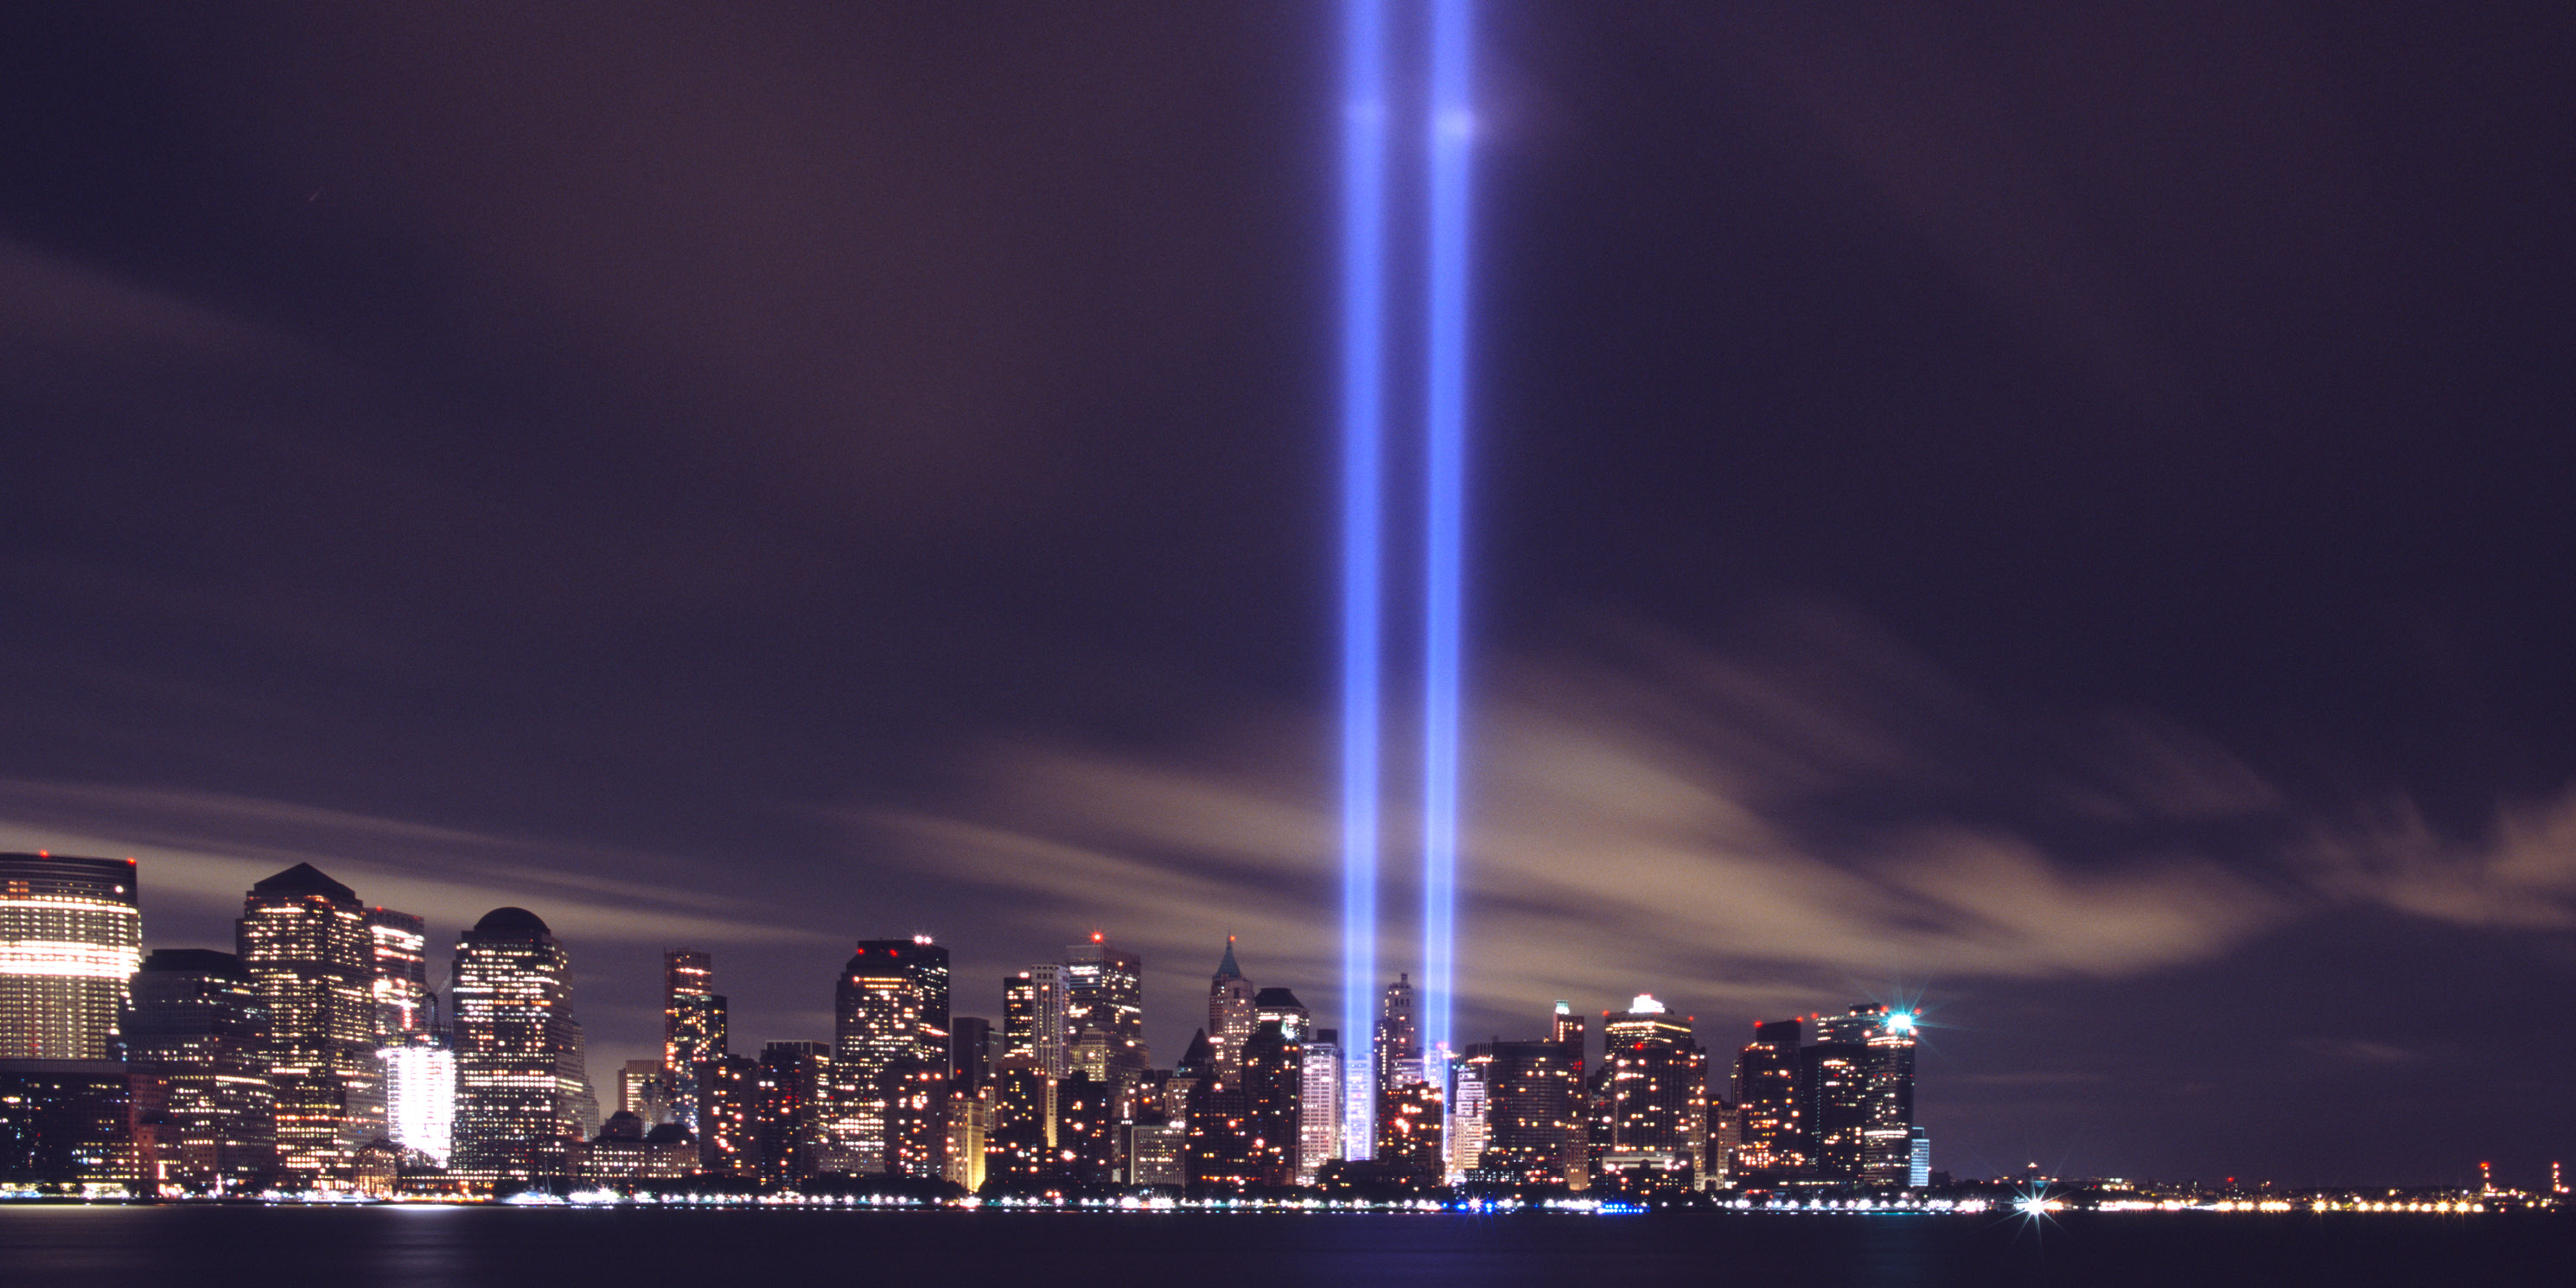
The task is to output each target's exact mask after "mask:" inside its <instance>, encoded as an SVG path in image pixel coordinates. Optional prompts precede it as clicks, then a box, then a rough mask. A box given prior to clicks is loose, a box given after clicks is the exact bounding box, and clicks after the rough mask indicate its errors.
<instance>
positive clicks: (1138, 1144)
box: [1127, 1119, 1190, 1189]
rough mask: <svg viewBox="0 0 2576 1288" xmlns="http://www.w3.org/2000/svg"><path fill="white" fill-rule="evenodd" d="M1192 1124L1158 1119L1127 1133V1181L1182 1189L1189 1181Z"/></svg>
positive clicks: (1142, 1124)
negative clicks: (1190, 1127) (1190, 1126)
mask: <svg viewBox="0 0 2576 1288" xmlns="http://www.w3.org/2000/svg"><path fill="white" fill-rule="evenodd" d="M1189 1141H1190V1129H1189V1124H1187V1123H1182V1122H1174V1121H1171V1120H1168V1119H1158V1120H1156V1121H1153V1122H1140V1123H1136V1124H1134V1125H1133V1126H1132V1127H1130V1128H1129V1129H1128V1133H1127V1183H1128V1184H1129V1185H1134V1186H1153V1187H1157V1188H1170V1189H1178V1188H1180V1187H1182V1186H1185V1185H1188V1184H1189V1180H1190V1175H1189Z"/></svg>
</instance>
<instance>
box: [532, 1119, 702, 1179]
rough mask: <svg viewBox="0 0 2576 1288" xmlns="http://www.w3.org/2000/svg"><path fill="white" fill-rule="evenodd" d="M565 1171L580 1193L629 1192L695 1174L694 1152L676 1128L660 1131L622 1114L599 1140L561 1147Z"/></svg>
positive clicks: (662, 1127)
mask: <svg viewBox="0 0 2576 1288" xmlns="http://www.w3.org/2000/svg"><path fill="white" fill-rule="evenodd" d="M564 1163H565V1169H566V1171H567V1172H569V1173H570V1175H571V1177H572V1183H573V1184H574V1185H577V1186H579V1187H581V1188H583V1189H612V1190H621V1191H632V1190H635V1189H639V1188H649V1187H650V1186H652V1185H654V1184H655V1183H657V1182H663V1181H677V1180H682V1179H684V1178H687V1177H690V1176H694V1175H696V1174H697V1172H698V1166H699V1165H698V1147H697V1144H696V1143H695V1142H693V1141H691V1140H690V1139H689V1132H688V1129H687V1128H685V1127H682V1126H680V1125H679V1124H678V1123H663V1124H661V1125H659V1126H655V1125H652V1124H648V1123H646V1122H645V1121H644V1120H643V1119H641V1118H638V1117H636V1116H635V1115H633V1114H631V1113H628V1112H627V1111H625V1110H623V1109H621V1110H618V1111H617V1112H616V1113H613V1114H610V1115H609V1116H608V1121H607V1122H605V1123H603V1124H601V1125H600V1129H599V1134H598V1135H597V1136H594V1137H592V1138H591V1139H589V1140H586V1141H573V1142H570V1143H568V1144H566V1145H565V1146H564Z"/></svg>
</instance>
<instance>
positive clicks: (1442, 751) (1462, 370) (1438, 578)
mask: <svg viewBox="0 0 2576 1288" xmlns="http://www.w3.org/2000/svg"><path fill="white" fill-rule="evenodd" d="M1468 19H1469V0H1436V3H1435V5H1434V8H1433V11H1432V18H1431V112H1430V132H1429V133H1430V137H1429V139H1428V140H1427V143H1428V145H1429V149H1430V189H1431V190H1430V247H1429V267H1430V274H1429V276H1430V289H1429V292H1428V297H1429V298H1428V306H1429V307H1428V315H1427V317H1426V319H1425V322H1426V327H1425V333H1426V336H1427V339H1428V354H1427V359H1426V369H1425V372H1424V381H1423V383H1424V386H1425V394H1426V397H1425V400H1424V402H1425V407H1424V434H1425V439H1426V445H1425V455H1424V468H1425V476H1426V477H1425V483H1424V489H1423V491H1424V502H1425V510H1426V513H1425V518H1424V531H1423V537H1424V568H1423V657H1422V675H1423V698H1422V706H1423V711H1422V715H1423V745H1422V814H1423V822H1422V868H1423V873H1422V891H1423V896H1422V897H1423V912H1422V938H1423V972H1422V973H1423V989H1422V993H1423V997H1422V1044H1423V1056H1424V1059H1425V1071H1426V1073H1427V1074H1428V1075H1429V1077H1430V1078H1431V1081H1432V1085H1433V1086H1435V1087H1442V1086H1445V1085H1446V1083H1445V1074H1446V1072H1447V1070H1446V1060H1447V1059H1448V1057H1449V1055H1450V1042H1449V1039H1450V1021H1451V1013H1452V1010H1453V1004H1452V1000H1451V999H1452V995H1453V992H1454V985H1455V963H1456V955H1455V937H1456V926H1457V914H1458V907H1457V905H1458V894H1457V881H1458V707H1459V696H1458V694H1459V671H1460V666H1461V662H1460V651H1461V650H1460V637H1461V626H1460V619H1461V617H1462V616H1463V611H1462V605H1461V600H1462V586H1461V583H1462V580H1463V571H1462V570H1463V566H1464V548H1465V544H1466V540H1465V538H1466V517H1465V512H1466V455H1467V443H1466V438H1467V431H1466V421H1467V196H1468V185H1467V154H1468V147H1469V144H1470V142H1471V138H1472V134H1473V130H1474V117H1473V114H1472V112H1471V110H1470V107H1469V101H1468V56H1469V39H1470V31H1469V23H1468Z"/></svg>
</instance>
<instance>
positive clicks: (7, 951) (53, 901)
mask: <svg viewBox="0 0 2576 1288" xmlns="http://www.w3.org/2000/svg"><path fill="white" fill-rule="evenodd" d="M142 964H143V914H142V912H141V909H140V905H139V903H138V896H137V894H136V884H135V871H134V860H132V859H83V858H74V857H71V856H69V855H61V854H43V853H39V854H0V1060H104V1059H107V1058H109V1054H110V1051H111V1049H112V1048H113V1046H114V1045H115V1041H116V1032H117V1020H118V1015H119V1013H120V1012H121V1011H122V1010H123V1008H124V1006H125V990H126V982H127V981H128V980H129V979H131V978H132V977H133V975H134V972H135V970H136V969H137V968H139V967H140V966H141V965H142Z"/></svg>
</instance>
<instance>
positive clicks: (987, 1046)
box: [948, 1015, 993, 1087]
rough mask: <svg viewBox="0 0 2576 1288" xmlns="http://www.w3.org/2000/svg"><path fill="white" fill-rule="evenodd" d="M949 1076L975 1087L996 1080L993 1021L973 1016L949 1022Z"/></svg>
mask: <svg viewBox="0 0 2576 1288" xmlns="http://www.w3.org/2000/svg"><path fill="white" fill-rule="evenodd" d="M948 1077H949V1079H950V1080H951V1081H960V1080H962V1081H964V1082H966V1083H967V1084H969V1085H971V1086H977V1087H980V1086H983V1085H984V1084H985V1083H988V1082H991V1081H992V1080H993V1022H992V1021H991V1020H987V1019H981V1018H979V1017H976V1016H972V1015H955V1016H950V1017H949V1020H948Z"/></svg>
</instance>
